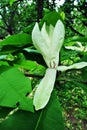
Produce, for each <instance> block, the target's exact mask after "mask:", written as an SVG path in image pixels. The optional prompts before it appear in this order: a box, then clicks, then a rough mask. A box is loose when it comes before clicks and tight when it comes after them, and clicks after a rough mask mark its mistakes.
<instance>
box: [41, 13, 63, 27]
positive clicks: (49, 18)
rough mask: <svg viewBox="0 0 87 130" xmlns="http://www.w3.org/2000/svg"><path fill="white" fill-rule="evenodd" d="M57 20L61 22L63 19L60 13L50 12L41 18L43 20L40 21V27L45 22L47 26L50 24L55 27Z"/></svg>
mask: <svg viewBox="0 0 87 130" xmlns="http://www.w3.org/2000/svg"><path fill="white" fill-rule="evenodd" d="M58 19H61V20H62V21H63V18H62V17H61V15H60V13H58V12H56V11H52V12H50V13H48V14H46V15H45V16H44V17H43V19H42V20H41V21H40V25H43V23H44V22H46V24H47V25H50V24H52V25H53V26H55V24H56V23H57V21H58Z"/></svg>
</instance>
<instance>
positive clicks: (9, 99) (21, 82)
mask: <svg viewBox="0 0 87 130" xmlns="http://www.w3.org/2000/svg"><path fill="white" fill-rule="evenodd" d="M0 73H1V74H0V106H7V107H13V108H15V107H17V104H19V109H22V110H27V111H34V110H33V103H32V99H30V98H28V97H27V96H26V95H27V93H30V92H31V90H32V89H31V81H30V79H28V78H26V77H25V76H24V75H23V73H22V72H20V71H19V70H18V69H17V68H15V67H13V68H10V67H3V66H2V67H1V69H0Z"/></svg>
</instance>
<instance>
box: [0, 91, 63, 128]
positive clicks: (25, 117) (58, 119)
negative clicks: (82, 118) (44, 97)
mask: <svg viewBox="0 0 87 130" xmlns="http://www.w3.org/2000/svg"><path fill="white" fill-rule="evenodd" d="M6 110H7V109H5V108H4V109H3V108H2V109H1V110H0V113H3V114H2V115H1V117H5V115H6V114H4V113H6ZM3 115H4V116H3ZM7 129H8V130H64V122H63V119H62V113H61V107H60V103H59V101H58V98H57V96H56V94H55V92H53V93H52V96H51V99H50V101H49V103H48V104H47V106H46V107H45V109H43V110H41V111H37V112H35V113H31V112H26V111H17V112H16V113H14V114H13V115H12V116H10V117H9V118H8V119H7V120H5V121H3V122H2V123H1V124H0V130H7Z"/></svg>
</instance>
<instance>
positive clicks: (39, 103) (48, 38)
mask: <svg viewBox="0 0 87 130" xmlns="http://www.w3.org/2000/svg"><path fill="white" fill-rule="evenodd" d="M64 36H65V29H64V25H63V23H62V22H61V21H60V20H58V21H57V23H56V25H55V27H53V26H52V25H50V26H49V31H48V32H47V30H46V25H45V23H44V25H43V26H42V29H41V31H40V29H39V26H38V23H36V24H35V26H34V29H33V31H32V40H33V44H34V46H35V47H36V49H37V50H39V51H40V53H41V54H42V56H43V58H44V60H45V62H46V64H47V66H48V69H47V70H46V74H45V76H44V78H43V79H42V80H41V82H40V83H39V84H38V85H37V89H36V92H35V95H34V100H33V104H34V106H35V109H36V110H39V109H42V108H44V107H45V106H46V104H47V103H48V101H49V99H50V96H51V93H52V90H53V87H54V83H55V79H56V72H57V70H59V71H65V70H67V69H73V68H74V69H80V68H83V67H85V66H87V63H86V62H81V63H76V64H74V65H71V66H69V67H66V66H58V63H59V52H60V49H61V47H62V44H63V41H64Z"/></svg>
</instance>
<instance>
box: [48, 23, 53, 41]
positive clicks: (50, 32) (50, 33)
mask: <svg viewBox="0 0 87 130" xmlns="http://www.w3.org/2000/svg"><path fill="white" fill-rule="evenodd" d="M53 32H54V27H53V26H52V25H50V26H49V37H50V40H51V44H52V37H53Z"/></svg>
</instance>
